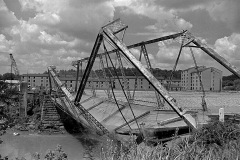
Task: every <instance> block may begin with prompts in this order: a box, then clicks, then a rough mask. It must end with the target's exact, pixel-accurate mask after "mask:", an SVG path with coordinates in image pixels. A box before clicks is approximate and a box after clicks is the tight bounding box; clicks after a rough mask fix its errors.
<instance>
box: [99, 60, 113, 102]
mask: <svg viewBox="0 0 240 160" xmlns="http://www.w3.org/2000/svg"><path fill="white" fill-rule="evenodd" d="M99 59H100V64H101V67H102V71H103V77H104V79H105V85H106V88H107V95H108V98H111V93H110V82H109V81H108V80H107V73H106V71H105V69H104V63H103V58H102V55H99Z"/></svg>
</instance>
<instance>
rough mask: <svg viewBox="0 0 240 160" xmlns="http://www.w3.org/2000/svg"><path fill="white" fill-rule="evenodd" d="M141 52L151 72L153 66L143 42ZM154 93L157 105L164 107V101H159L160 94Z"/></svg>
mask: <svg viewBox="0 0 240 160" xmlns="http://www.w3.org/2000/svg"><path fill="white" fill-rule="evenodd" d="M141 52H142V53H143V55H144V58H145V60H146V63H147V67H148V69H149V71H150V72H151V73H152V74H153V68H152V65H151V62H150V59H149V56H148V53H147V48H146V46H145V44H143V45H142V46H141ZM155 95H156V99H157V106H158V107H159V108H163V107H164V102H162V101H161V98H160V95H159V94H158V92H157V91H155Z"/></svg>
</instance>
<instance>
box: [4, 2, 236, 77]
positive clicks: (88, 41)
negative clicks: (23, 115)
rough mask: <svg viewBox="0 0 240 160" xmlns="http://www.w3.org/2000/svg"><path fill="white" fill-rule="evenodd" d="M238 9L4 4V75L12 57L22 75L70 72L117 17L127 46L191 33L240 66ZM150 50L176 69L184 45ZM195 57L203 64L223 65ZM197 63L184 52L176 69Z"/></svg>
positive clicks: (156, 61)
mask: <svg viewBox="0 0 240 160" xmlns="http://www.w3.org/2000/svg"><path fill="white" fill-rule="evenodd" d="M239 8H240V1H239V0H0V68H1V70H0V74H3V73H5V72H10V60H9V53H13V56H14V58H15V60H16V62H17V65H18V68H19V70H20V73H22V74H23V73H27V72H28V73H42V72H44V71H46V67H47V66H49V65H56V66H57V68H58V69H71V68H73V67H71V61H73V60H77V59H80V58H84V57H86V56H89V54H90V52H91V49H92V47H93V44H94V41H95V38H96V35H97V33H98V32H99V29H100V27H101V26H103V25H105V24H106V23H108V22H109V21H111V20H113V19H116V18H121V19H122V21H123V22H124V23H125V24H127V25H128V29H127V31H126V35H125V38H124V42H125V43H126V44H127V45H128V44H133V43H137V42H140V41H144V40H148V39H151V38H156V37H160V36H163V35H167V34H171V33H175V32H178V31H181V30H183V29H188V30H189V31H190V32H191V33H192V34H193V35H195V36H196V37H198V38H200V39H202V41H203V42H206V43H207V44H208V45H209V46H211V47H212V48H213V49H214V50H216V51H217V52H218V53H219V54H220V55H222V56H223V57H225V58H226V59H227V60H228V61H230V62H231V63H232V64H233V65H235V66H237V67H238V68H240V9H239ZM173 43H174V42H173ZM151 47H152V49H151ZM148 48H150V49H149V50H150V51H151V53H150V54H151V55H150V58H151V60H152V63H153V67H159V68H162V69H172V67H173V65H174V62H175V59H176V56H177V53H178V50H179V45H176V44H173V45H172V44H170V42H166V43H158V44H156V45H155V46H148ZM153 48H154V49H153ZM134 52H135V54H137V52H138V50H135V51H134ZM194 53H195V55H196V58H197V62H198V64H199V65H207V66H216V67H219V65H218V64H217V63H215V62H213V61H212V60H211V58H210V57H208V56H207V55H206V54H204V53H202V52H201V51H199V50H197V49H195V50H194ZM192 65H193V60H192V58H191V56H190V54H189V50H188V49H184V50H183V54H182V56H181V58H180V62H179V66H178V68H177V69H186V68H188V67H191V66H192ZM219 68H220V69H222V68H221V67H219ZM224 74H229V73H228V72H226V71H225V70H224Z"/></svg>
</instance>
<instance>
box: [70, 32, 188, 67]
mask: <svg viewBox="0 0 240 160" xmlns="http://www.w3.org/2000/svg"><path fill="white" fill-rule="evenodd" d="M185 32H186V31H183V32H179V33H176V34H172V35H168V36H164V37H160V38H155V39H151V40H148V41H143V42H140V43H136V44H132V45H129V46H127V48H128V49H132V48H136V47H141V46H142V45H147V44H152V43H157V42H160V41H165V40H169V39H175V38H177V37H180V36H182V35H183V34H184V33H185ZM117 51H118V49H114V50H111V51H108V52H104V53H99V54H97V57H98V56H99V55H102V56H104V55H106V54H112V53H116V52H117ZM89 58H90V57H86V58H82V59H80V60H76V61H72V66H77V64H78V63H79V62H80V61H82V62H83V61H87V60H88V59H89Z"/></svg>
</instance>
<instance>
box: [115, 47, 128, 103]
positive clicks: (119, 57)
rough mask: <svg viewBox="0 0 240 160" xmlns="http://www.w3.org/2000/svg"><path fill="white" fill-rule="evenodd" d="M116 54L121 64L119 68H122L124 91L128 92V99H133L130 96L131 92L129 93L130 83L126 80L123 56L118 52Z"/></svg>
mask: <svg viewBox="0 0 240 160" xmlns="http://www.w3.org/2000/svg"><path fill="white" fill-rule="evenodd" d="M116 54H117V59H118V62H119V67H120V70H121V74H122V78H123V83H124V89H125V90H126V92H127V97H128V99H131V94H130V91H129V84H128V81H127V79H126V75H125V72H124V68H123V64H122V59H121V55H120V53H119V51H116Z"/></svg>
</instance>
